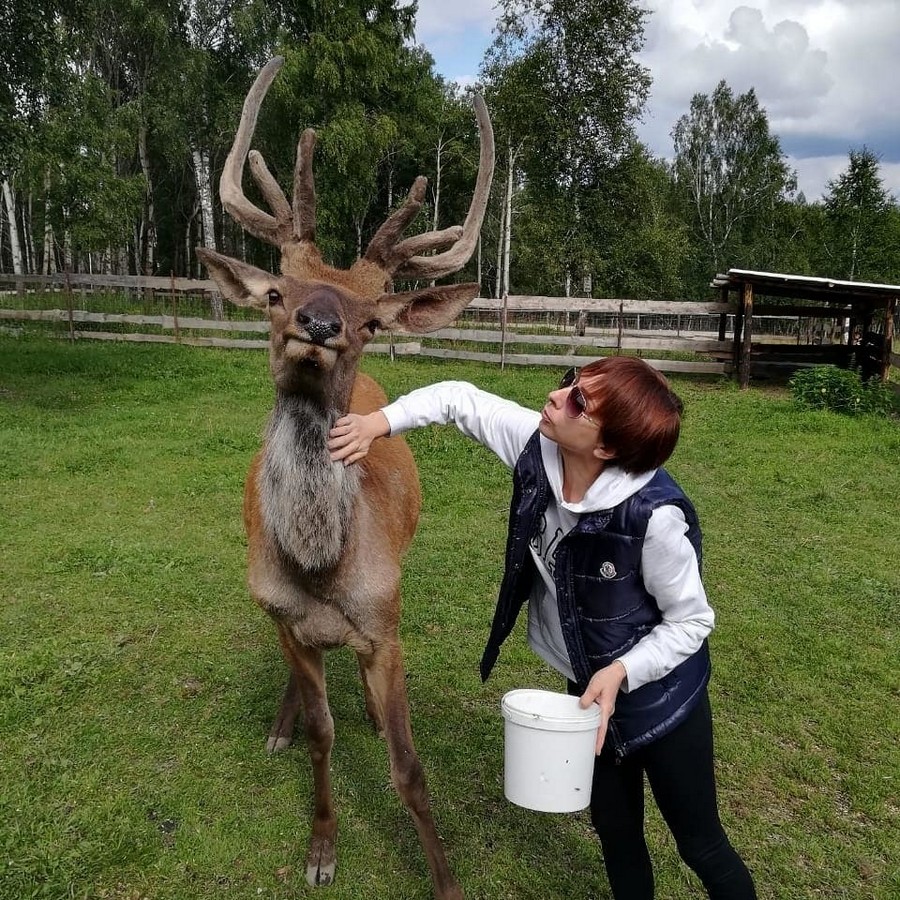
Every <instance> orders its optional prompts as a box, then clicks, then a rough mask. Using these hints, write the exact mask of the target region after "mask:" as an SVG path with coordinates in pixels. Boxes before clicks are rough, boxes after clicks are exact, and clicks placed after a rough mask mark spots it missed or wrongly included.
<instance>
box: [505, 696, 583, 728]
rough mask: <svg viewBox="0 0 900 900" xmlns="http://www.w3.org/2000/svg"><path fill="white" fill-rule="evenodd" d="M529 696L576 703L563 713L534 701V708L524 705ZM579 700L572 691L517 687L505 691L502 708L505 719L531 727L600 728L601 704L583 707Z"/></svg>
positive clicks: (556, 701) (555, 701)
mask: <svg viewBox="0 0 900 900" xmlns="http://www.w3.org/2000/svg"><path fill="white" fill-rule="evenodd" d="M526 697H529V698H536V699H538V700H539V701H540V700H543V701H545V702H546V701H550V702H553V703H558V702H560V701H561V700H568V699H571V700H572V701H574V702H575V705H574V706H570V710H567V711H566V712H563V713H557V712H555V711H554V712H550V711H546V710H538V709H535V706H534V705H532V706H531V708H529V707H528V706H527V705H523V704H522V703H521V701H522V700H523V699H525V698H526ZM517 701H518V702H517ZM577 701H578V698H577V697H574V696H572V695H570V694H562V693H559V692H556V691H548V690H544V689H542V688H517V689H515V690H512V691H507V693H506V694H504V695H503V698H502V700H501V701H500V708H501V713H502V715H503V718H504V719H506V720H507V721H510V722H515V723H516V724H517V725H524V726H526V727H527V728H536V729H539V730H542V731H590V730H593V729H595V728H597V727H598V726H599V724H600V708H599V707H598V706H592V707H589V708H588V709H582V708H581V707H580V706H578V705H577Z"/></svg>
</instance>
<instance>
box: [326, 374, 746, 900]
mask: <svg viewBox="0 0 900 900" xmlns="http://www.w3.org/2000/svg"><path fill="white" fill-rule="evenodd" d="M681 412H682V405H681V401H680V400H679V399H678V397H677V396H676V395H675V394H674V393H673V392H672V391H671V389H670V388H669V385H668V382H667V381H666V380H665V378H663V376H662V375H660V374H659V373H658V372H657V371H656V370H655V369H653V368H651V367H650V366H649V365H647V364H646V363H645V362H643V361H642V360H639V359H634V358H629V357H611V358H607V359H602V360H599V361H597V362H593V363H591V364H590V365H588V366H586V367H585V368H583V369H581V370H580V371H578V370H575V369H572V370H570V371H569V372H567V373H566V375H565V376H564V377H563V379H562V381H561V382H560V385H559V387H558V388H557V389H556V390H554V391H551V392H550V394H549V395H548V398H547V403H546V404H545V406H544V408H543V410H542V411H541V412H540V413H535V412H533V411H531V410H527V409H525V408H523V407H521V406H518V405H517V404H515V403H512V402H510V401H508V400H504V399H502V398H500V397H497V396H495V395H493V394H489V393H486V392H484V391H481V390H478V389H477V388H475V387H473V386H472V385H470V384H466V383H463V382H441V383H439V384H435V385H432V386H430V387H426V388H421V389H419V390H415V391H412V392H411V393H410V394H407V395H406V396H404V397H401V398H400V399H399V400H397V401H396V402H394V403H392V404H390V405H388V406H386V407H385V408H384V409H382V410H379V411H377V412H374V413H371V414H370V415H367V416H357V415H348V416H344V417H343V418H342V419H340V420H339V421H338V422H337V423H336V425H335V427H334V429H332V431H331V435H330V438H329V449H330V450H331V455H332V459H334V460H335V461H338V460H342V461H343V462H344V463H345V464H351V463H353V462H356V461H357V460H359V459H362V458H363V457H364V456H365V455H366V453H367V451H368V448H369V446H370V445H371V443H372V441H373V440H375V439H376V438H378V437H383V436H386V435H388V434H397V433H400V432H403V431H406V430H409V429H410V428H414V427H418V426H421V425H428V424H436V423H449V422H452V423H454V424H455V425H456V426H457V428H459V429H460V431H462V432H463V433H464V434H466V435H468V436H469V437H471V438H474V439H475V440H477V441H479V442H481V443H482V444H484V445H485V446H486V447H488V448H489V449H490V450H492V451H493V452H494V453H496V454H497V456H499V457H500V459H501V460H503V462H505V463H506V464H507V465H508V466H509V467H510V468H512V469H513V471H514V476H513V499H512V506H511V510H510V528H509V537H508V540H507V549H506V569H505V573H504V577H503V583H502V586H501V589H500V598H499V601H498V604H497V610H496V612H495V614H494V622H493V625H492V627H491V633H490V637H489V639H488V644H487V648H486V650H485V652H484V656H483V658H482V662H481V674H482V678H487V677H488V675H489V673H490V670H491V669H492V667H493V665H494V662H495V661H496V659H497V657H498V655H499V651H500V645H501V644H502V642H503V641H504V639H505V638H506V637H507V636H508V635H509V633H510V632H511V631H512V628H513V625H514V623H515V620H516V617H517V615H518V613H519V610H520V609H521V607H522V606H523V605H524V604H525V603H526V602H527V604H528V641H529V644H530V646H531V647H532V649H533V650H534V651H535V652H536V653H537V654H538V655H539V656H540V657H541V658H542V659H543V660H545V661H546V662H547V663H548V664H549V665H551V666H552V667H553V668H554V669H556V670H557V671H559V672H560V673H562V674H563V675H564V676H565V677H566V678H567V680H568V683H569V691H570V693H574V694H579V695H580V702H581V705H582V706H583V707H585V708H587V707H588V706H589V705H590V704H591V703H596V704H597V705H598V706H599V707H600V710H601V724H600V729H599V731H598V735H597V753H598V756H597V760H596V763H595V766H594V784H593V792H592V797H593V798H594V800H593V801H592V803H591V821H592V823H593V825H594V828H595V829H596V831H597V834H598V836H599V838H600V841H601V845H602V847H603V857H604V862H605V865H606V871H607V874H608V876H609V881H610V885H611V887H612V891H613V896H614V897H616V898H617V900H622V898H628V900H631V898H641V900H643V898H652V897H653V869H652V865H651V861H650V856H649V853H648V851H647V845H646V842H645V839H644V788H643V779H644V774H645V773H646V776H647V779H648V781H649V783H650V787H651V790H652V791H653V796H654V799H655V800H656V803H657V805H658V807H659V809H660V812H661V813H662V815H663V817H664V818H665V820H666V823H667V824H668V826H669V828H670V829H671V831H672V834H673V836H674V838H675V840H676V842H677V845H678V849H679V852H680V854H681V856H682V858H683V859H684V861H685V862H686V863H687V864H688V865H689V866H690V867H691V868H692V869H693V870H694V871H695V872H696V873H697V875H698V876H699V877H700V879H701V881H702V882H703V884H704V886H705V888H706V890H707V892H708V894H709V896H710V897H713V898H722V900H725V898H727V900H744V898H753V897H755V896H756V893H755V890H754V887H753V881H752V879H751V877H750V874H749V872H748V871H747V868H746V866H745V865H744V863H743V862H742V860H741V858H740V857H739V856H738V854H737V853H736V852H735V851H734V849H733V848H732V846H731V844H730V843H729V841H728V838H727V836H726V835H725V832H724V830H723V828H722V825H721V823H720V821H719V813H718V806H717V802H716V788H715V774H714V768H713V737H712V718H711V713H710V706H709V698H708V695H707V682H708V681H709V674H710V664H709V651H708V648H707V641H706V638H707V636H708V635H709V633H710V631H711V630H712V628H713V623H714V616H713V612H712V609H711V608H710V606H709V604H708V602H707V599H706V593H705V591H704V589H703V584H702V581H701V579H700V564H701V542H700V540H701V539H700V527H699V523H698V521H697V515H696V512H695V511H694V507H693V506H692V504H691V502H690V501H689V500H688V498H687V497H686V496H685V494H684V493H683V492H682V490H681V489H680V488H679V486H678V485H677V484H676V483H675V481H674V480H673V479H672V478H671V476H670V475H669V474H668V473H667V472H666V471H665V469H663V468H661V466H662V465H663V463H664V462H665V461H666V460H667V459H668V458H669V456H670V455H671V454H672V451H673V450H674V449H675V444H676V443H677V441H678V435H679V430H680V425H681Z"/></svg>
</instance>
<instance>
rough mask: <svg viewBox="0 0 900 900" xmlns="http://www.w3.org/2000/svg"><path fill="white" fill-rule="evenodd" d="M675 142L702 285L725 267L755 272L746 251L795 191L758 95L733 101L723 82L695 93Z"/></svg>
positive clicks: (676, 171) (675, 132)
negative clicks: (702, 278) (709, 93)
mask: <svg viewBox="0 0 900 900" xmlns="http://www.w3.org/2000/svg"><path fill="white" fill-rule="evenodd" d="M672 138H673V141H674V146H675V162H674V167H673V173H674V177H675V181H676V184H677V186H678V189H679V191H680V192H681V194H682V198H683V209H684V211H685V215H686V217H687V220H688V221H689V222H690V225H691V229H692V232H693V235H694V239H695V241H696V244H697V247H698V248H699V249H700V253H701V256H700V261H701V264H702V268H703V269H704V270H705V272H706V276H705V277H706V279H707V282H708V280H709V276H710V274H712V273H714V272H718V271H720V270H721V271H724V270H725V269H727V268H729V267H738V268H740V267H743V268H753V267H754V266H753V264H752V263H753V260H752V258H748V254H747V249H746V248H748V247H753V246H754V245H755V243H756V240H757V238H758V236H759V235H760V233H762V234H763V235H764V234H766V233H767V232H769V231H770V230H771V229H772V226H773V224H774V218H775V217H776V216H777V215H778V211H779V209H780V207H781V205H782V204H783V203H784V202H785V201H786V199H787V198H788V197H789V196H790V195H791V194H793V192H794V191H795V190H796V177H795V175H794V173H793V172H792V171H791V170H790V169H789V168H788V166H787V163H786V161H785V158H784V154H783V152H782V150H781V145H780V143H779V140H778V138H777V137H776V136H774V135H772V134H771V133H770V131H769V119H768V116H767V115H766V112H765V110H764V109H763V108H761V107H760V105H759V101H758V99H757V97H756V93H755V91H754V90H753V89H752V88H751V89H750V90H749V91H747V93H745V94H739V95H738V96H735V95H734V93H733V91H732V90H731V88H730V87H729V86H728V84H727V83H726V82H725V81H724V80H723V81H720V82H719V83H718V85H717V86H716V88H715V90H714V91H713V92H712V94H711V95H707V94H695V95H694V97H693V99H692V100H691V109H690V112H689V113H686V114H685V115H683V116H682V117H681V118H680V119H679V120H678V122H677V123H676V125H675V128H674V130H673V131H672Z"/></svg>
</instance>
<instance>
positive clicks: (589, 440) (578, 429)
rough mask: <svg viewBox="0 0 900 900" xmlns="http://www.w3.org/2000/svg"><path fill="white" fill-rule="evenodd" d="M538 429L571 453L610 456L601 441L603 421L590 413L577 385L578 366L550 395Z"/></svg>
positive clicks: (570, 371)
mask: <svg viewBox="0 0 900 900" xmlns="http://www.w3.org/2000/svg"><path fill="white" fill-rule="evenodd" d="M539 428H540V431H541V434H543V435H544V437H546V438H549V439H550V440H551V441H554V442H555V443H557V444H559V445H560V447H563V448H564V449H566V450H569V451H570V452H573V453H583V454H585V455H588V456H597V457H599V458H607V457H608V454H606V453H605V451H603V447H602V444H601V443H600V435H601V423H600V421H599V419H598V418H597V416H596V415H591V412H590V410H589V409H588V401H587V400H586V398H585V396H584V394H583V393H582V391H581V388H580V387H579V386H578V370H577V369H570V370H569V371H568V372H566V374H565V375H563V377H562V380H561V381H560V383H559V387H557V388H556V389H555V390H552V391H550V393H549V394H548V395H547V402H546V403H545V404H544V408H543V409H542V410H541V422H540V425H539ZM597 450H599V451H600V453H598V452H596V451H597Z"/></svg>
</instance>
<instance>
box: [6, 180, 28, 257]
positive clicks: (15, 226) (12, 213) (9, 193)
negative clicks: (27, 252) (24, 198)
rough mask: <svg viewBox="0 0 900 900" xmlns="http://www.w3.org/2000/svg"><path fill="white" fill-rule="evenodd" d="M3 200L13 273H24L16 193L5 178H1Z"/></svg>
mask: <svg viewBox="0 0 900 900" xmlns="http://www.w3.org/2000/svg"><path fill="white" fill-rule="evenodd" d="M3 200H4V202H5V203H6V219H7V222H8V224H9V251H10V253H11V254H12V265H13V275H24V274H25V271H24V267H23V264H22V242H21V240H20V238H19V223H18V221H17V220H16V195H15V193H14V192H13V188H12V185H11V184H10V183H9V181H7V180H6V179H4V180H3Z"/></svg>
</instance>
